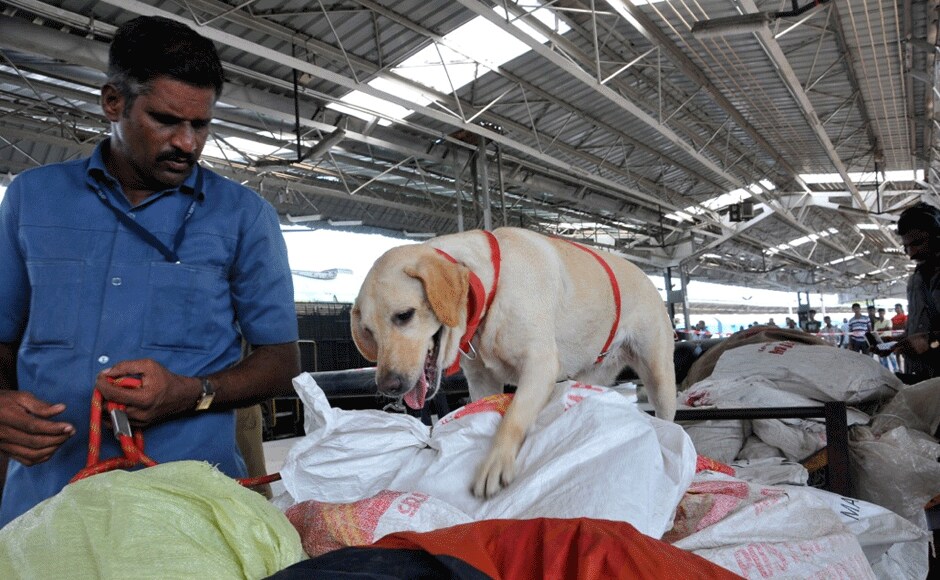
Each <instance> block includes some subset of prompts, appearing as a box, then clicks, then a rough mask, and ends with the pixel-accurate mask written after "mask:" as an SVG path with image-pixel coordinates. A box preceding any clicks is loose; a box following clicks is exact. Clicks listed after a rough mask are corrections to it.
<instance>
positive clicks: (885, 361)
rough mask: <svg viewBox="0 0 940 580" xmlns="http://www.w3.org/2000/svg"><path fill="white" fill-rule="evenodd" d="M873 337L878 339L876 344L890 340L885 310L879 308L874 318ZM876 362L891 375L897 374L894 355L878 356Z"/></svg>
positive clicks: (896, 362) (888, 323)
mask: <svg viewBox="0 0 940 580" xmlns="http://www.w3.org/2000/svg"><path fill="white" fill-rule="evenodd" d="M873 331H874V333H875V336H876V337H877V338H878V342H881V343H885V342H890V341H891V340H892V337H891V321H890V320H888V319H887V318H885V309H884V308H879V309H878V315H877V316H876V317H875V325H874V329H873ZM878 362H880V363H881V366H883V367H885V368H886V369H888V370H889V371H891V372H892V373H896V372H898V359H897V357H896V356H895V355H894V353H891V354H889V355H888V356H879V357H878Z"/></svg>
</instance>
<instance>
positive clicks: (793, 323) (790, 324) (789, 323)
mask: <svg viewBox="0 0 940 580" xmlns="http://www.w3.org/2000/svg"><path fill="white" fill-rule="evenodd" d="M784 324H786V327H787V328H789V329H790V330H803V329H802V328H800V327H799V326H797V325H796V321H795V320H793V319H792V318H790V317H789V316H787V319H786V320H785V321H784Z"/></svg>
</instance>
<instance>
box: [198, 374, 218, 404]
mask: <svg viewBox="0 0 940 580" xmlns="http://www.w3.org/2000/svg"><path fill="white" fill-rule="evenodd" d="M200 381H201V382H202V396H200V397H199V400H198V401H196V410H197V411H205V410H206V409H208V408H209V406H210V405H212V400H213V399H215V387H214V386H213V385H212V381H210V380H209V377H202V378H201V379H200Z"/></svg>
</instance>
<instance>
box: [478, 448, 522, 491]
mask: <svg viewBox="0 0 940 580" xmlns="http://www.w3.org/2000/svg"><path fill="white" fill-rule="evenodd" d="M515 477H516V454H515V453H514V452H511V451H510V452H505V451H501V450H500V449H493V450H492V451H490V454H489V456H487V458H486V461H484V462H483V463H482V464H481V465H480V468H479V469H478V470H477V477H476V480H475V481H474V484H473V495H475V496H477V497H479V498H490V497H493V496H494V495H496V493H497V492H498V491H499V490H500V489H502V488H504V487H506V486H507V485H509V484H510V483H512V480H513V479H515Z"/></svg>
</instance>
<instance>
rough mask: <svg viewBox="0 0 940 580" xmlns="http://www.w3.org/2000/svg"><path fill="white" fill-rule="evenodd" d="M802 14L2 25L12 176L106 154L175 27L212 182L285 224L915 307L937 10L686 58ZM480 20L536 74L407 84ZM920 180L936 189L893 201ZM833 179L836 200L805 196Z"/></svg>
mask: <svg viewBox="0 0 940 580" xmlns="http://www.w3.org/2000/svg"><path fill="white" fill-rule="evenodd" d="M806 1H807V2H808V1H809V0H806ZM797 4H798V3H797V2H793V1H792V0H790V1H787V0H773V1H767V0H765V1H757V0H698V1H696V2H688V1H686V0H665V1H662V2H654V3H652V4H645V3H641V4H640V5H638V6H634V5H633V4H632V3H630V2H629V0H604V1H602V0H553V1H549V0H543V1H542V2H540V3H536V1H535V0H525V1H524V2H519V3H518V4H517V3H516V2H512V1H508V0H506V1H502V0H501V1H499V2H485V1H482V0H457V1H448V0H382V1H377V0H332V1H327V0H320V1H318V2H304V1H300V0H227V1H223V0H157V1H154V2H148V3H144V2H140V1H137V0H105V1H97V2H96V1H91V0H64V1H60V2H43V1H40V0H12V1H6V0H0V173H11V174H15V173H18V172H20V171H23V170H25V169H28V168H30V167H33V166H36V165H40V164H45V163H50V162H55V161H61V160H65V159H70V158H74V157H76V156H80V155H84V154H87V153H88V152H89V151H90V149H91V148H92V147H93V146H94V144H95V143H96V142H97V141H98V140H100V139H101V138H102V136H103V135H105V134H106V133H107V131H108V126H107V123H106V122H105V120H104V118H103V116H102V115H101V112H100V109H99V106H98V88H99V86H100V84H101V82H102V80H103V72H102V71H103V70H104V68H105V59H106V54H107V52H106V50H107V43H108V41H109V40H110V38H111V36H112V35H113V33H114V31H115V29H116V27H117V26H119V25H120V24H121V23H123V22H125V21H126V20H128V19H130V18H132V17H134V16H136V15H140V14H159V15H163V16H167V17H171V18H176V19H179V20H182V21H184V22H187V23H189V24H190V25H192V26H193V27H195V28H196V29H197V30H199V31H200V33H202V34H203V35H204V36H207V37H209V38H211V39H212V40H213V41H214V42H215V43H216V45H217V46H218V47H219V51H220V56H221V57H222V60H223V63H224V65H225V69H226V75H227V77H228V80H229V82H228V83H227V85H226V88H225V91H224V93H223V95H222V98H221V100H220V104H219V107H218V109H217V119H216V121H215V122H214V123H213V126H212V129H213V130H212V142H211V143H212V145H214V146H215V147H216V148H217V151H219V152H220V153H218V154H216V155H213V156H207V155H204V162H205V163H207V164H209V165H211V166H212V167H213V168H214V169H215V170H217V171H219V172H220V173H223V174H226V175H228V176H230V177H232V178H233V179H236V180H238V181H241V182H245V183H246V184H248V185H250V186H252V187H254V188H255V189H256V190H257V191H259V193H261V194H262V195H263V196H264V197H265V198H266V199H268V200H269V201H270V202H271V203H272V204H273V205H274V206H275V207H276V208H277V209H278V212H279V213H280V214H281V216H282V218H283V220H284V222H285V223H305V224H306V225H308V226H309V227H337V226H331V225H330V224H331V223H332V224H337V223H361V224H362V226H361V227H363V228H381V229H383V230H384V231H386V232H388V233H390V234H392V235H399V236H408V237H419V238H420V237H426V236H429V235H439V234H445V233H450V232H454V231H458V230H461V229H470V228H476V227H498V226H500V225H503V224H507V225H518V226H522V227H526V228H530V229H535V230H539V231H543V232H546V233H552V234H556V235H562V236H565V237H569V238H572V239H577V240H580V241H582V242H585V243H589V244H593V245H596V246H598V247H603V248H606V249H611V250H614V251H617V252H620V253H622V254H623V255H625V256H627V257H628V258H630V259H632V260H633V261H635V262H636V263H638V264H639V265H641V266H642V267H643V268H644V269H646V270H647V271H648V272H650V273H661V272H662V271H663V270H667V269H668V270H669V271H672V270H673V269H675V270H678V271H679V272H680V273H681V274H682V276H683V277H685V278H687V277H689V276H691V277H694V278H695V279H701V280H707V281H712V282H719V283H735V284H742V285H748V286H752V287H763V288H773V289H786V290H793V291H806V290H811V291H819V292H841V293H843V294H845V295H850V296H854V297H876V296H882V295H886V294H892V295H894V294H899V293H900V292H901V290H900V288H901V287H903V286H900V287H899V286H896V285H897V284H899V283H903V281H904V280H905V279H906V277H907V273H908V272H909V263H908V260H907V259H906V258H905V257H904V255H903V254H902V253H901V252H900V251H899V249H900V248H899V243H898V239H897V236H896V234H895V231H894V229H893V227H892V226H893V222H894V221H896V218H897V215H898V214H899V213H900V211H901V210H903V208H905V207H907V206H909V205H911V204H913V203H914V202H916V201H920V200H925V201H928V202H931V203H935V204H938V205H940V197H938V194H937V188H936V184H937V182H938V180H940V173H938V171H940V161H938V159H937V155H936V154H935V150H936V148H937V146H938V143H937V139H938V135H940V131H937V130H936V129H937V128H938V125H937V123H938V114H937V113H936V112H935V98H936V95H937V74H936V67H937V59H936V54H937V41H938V29H937V27H938V18H937V17H938V4H940V0H901V1H900V2H894V3H888V2H879V1H877V0H854V1H848V0H832V1H829V2H821V3H817V4H818V5H817V6H815V7H814V8H812V9H807V10H806V11H805V12H803V13H801V14H799V15H798V16H791V17H781V18H774V19H770V21H769V24H763V25H762V26H760V27H758V28H757V29H756V30H754V31H752V32H747V33H742V34H734V35H727V36H718V37H713V38H697V37H695V36H693V35H692V34H691V32H690V31H691V28H692V26H693V24H695V23H696V22H698V21H703V20H709V19H714V18H720V17H726V16H732V15H735V14H752V13H757V12H786V11H787V10H789V9H790V8H792V7H794V6H796V5H797ZM494 7H495V8H501V9H502V10H501V11H496V10H494ZM535 8H539V9H540V10H543V11H544V10H548V11H550V12H551V15H552V16H554V18H555V19H557V22H563V23H564V25H565V26H564V27H563V28H559V27H558V26H552V25H550V24H544V23H543V22H542V21H539V20H537V19H536V18H535V17H534V16H533V14H532V11H533V10H534V9H535ZM474 18H485V19H486V20H488V21H489V22H490V23H491V24H492V25H493V26H494V27H496V28H498V29H499V30H501V31H503V33H505V34H508V35H510V36H511V37H513V38H515V39H516V40H518V41H520V42H522V43H525V45H526V46H527V47H528V48H529V50H528V52H526V53H525V54H523V55H521V56H519V57H517V58H514V59H512V60H510V61H508V62H506V63H502V64H499V65H498V66H493V65H492V63H488V62H479V61H477V62H476V66H477V68H478V70H479V74H478V75H477V76H476V78H475V79H474V80H473V81H472V82H470V83H469V84H467V85H464V86H462V87H459V88H456V89H452V90H450V91H446V92H442V91H438V90H434V89H432V88H428V87H424V86H421V85H419V84H418V83H417V82H416V81H412V80H409V79H408V78H406V77H405V76H403V75H402V74H401V73H400V72H398V71H396V69H395V67H396V66H397V65H399V64H400V63H402V62H403V61H405V60H406V59H407V58H408V57H410V56H412V55H414V54H416V53H417V52H418V51H420V50H421V49H423V48H424V47H427V46H435V45H437V46H447V47H448V48H451V49H455V50H458V51H460V50H463V49H461V47H455V46H448V42H449V41H448V37H447V33H448V32H450V31H452V30H454V29H456V28H457V27H459V26H461V25H463V24H465V23H467V22H468V21H471V20H472V19H474ZM525 26H528V27H530V28H532V29H535V30H536V31H537V32H538V33H539V34H540V35H541V36H542V37H543V38H542V39H536V38H534V37H532V36H530V35H529V34H528V33H527V32H525V30H524V27H525ZM487 40H488V39H485V38H483V39H480V42H487ZM465 52H466V51H465ZM471 58H472V57H471V56H467V61H468V62H471ZM376 79H380V80H382V81H383V84H382V85H377V84H375V83H373V84H370V82H371V81H374V80H376ZM373 85H375V86H373ZM389 87H391V88H389ZM406 89H407V90H412V91H419V92H420V93H421V94H422V96H423V97H425V98H426V100H427V104H421V103H418V102H416V101H414V100H412V99H410V98H409V97H408V96H407V93H406ZM354 91H358V92H361V93H364V94H367V95H370V96H372V97H375V98H378V99H380V100H382V101H387V102H391V103H396V104H398V105H401V106H403V107H406V108H407V109H409V110H411V111H413V113H412V114H410V115H409V116H408V117H406V118H405V119H381V120H366V119H361V118H358V117H357V116H355V115H351V114H348V113H346V112H343V111H341V110H336V109H333V108H331V107H330V106H328V105H331V104H333V103H338V102H341V100H342V99H343V98H344V97H346V96H347V95H348V94H350V93H352V92H354ZM365 112H371V113H377V117H381V113H380V112H378V111H365ZM246 141H251V142H253V143H256V144H258V145H259V146H260V145H264V146H267V147H268V148H269V152H267V153H265V154H259V153H256V152H253V151H250V150H248V149H247V148H246V147H244V146H242V145H240V143H245V142H246ZM914 170H920V171H922V172H923V177H922V178H918V179H909V178H905V179H904V180H896V179H895V180H892V179H887V178H886V176H888V175H889V174H890V175H894V173H890V172H899V171H908V172H912V171H914ZM816 173H834V174H838V175H839V176H840V181H839V183H837V184H832V183H815V182H810V180H807V179H804V178H803V177H801V176H805V175H807V174H816ZM857 173H867V174H872V173H874V174H875V175H876V176H877V177H876V181H875V182H873V183H872V182H870V181H865V180H856V179H855V178H854V175H855V174H857ZM768 184H772V186H768ZM742 188H746V189H747V190H748V191H749V193H750V194H751V198H750V199H749V200H748V201H749V202H751V203H753V205H754V207H755V210H756V211H755V213H754V214H753V216H751V217H748V215H745V217H744V221H732V220H731V213H732V211H731V210H732V209H734V208H732V207H728V206H725V207H721V206H718V207H715V206H714V205H712V201H711V200H714V198H716V197H717V196H719V195H722V194H724V193H727V192H729V191H732V190H739V189H742ZM739 209H740V206H739ZM676 214H680V215H685V216H686V218H687V219H684V220H682V221H676V220H674V219H671V218H670V217H669V216H671V215H676ZM304 216H319V218H320V219H319V220H318V221H306V222H304V221H302V220H303V217H304ZM331 220H332V221H331ZM338 227H347V226H338ZM794 240H797V241H799V242H801V243H799V244H797V243H795V242H794V243H788V242H792V241H794Z"/></svg>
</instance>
